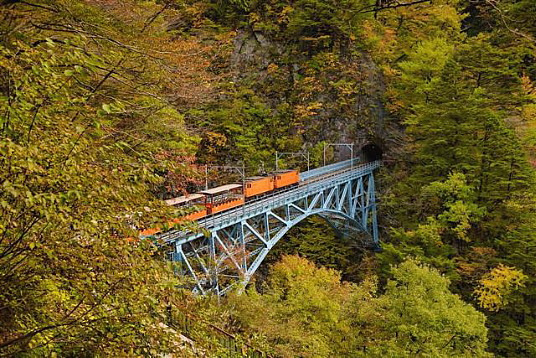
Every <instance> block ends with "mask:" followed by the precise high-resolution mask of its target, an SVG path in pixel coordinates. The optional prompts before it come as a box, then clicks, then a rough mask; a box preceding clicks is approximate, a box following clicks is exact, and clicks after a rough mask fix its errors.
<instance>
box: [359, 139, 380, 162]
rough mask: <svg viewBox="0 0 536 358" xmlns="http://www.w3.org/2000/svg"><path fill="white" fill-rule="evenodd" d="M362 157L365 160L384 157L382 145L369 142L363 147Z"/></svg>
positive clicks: (371, 160)
mask: <svg viewBox="0 0 536 358" xmlns="http://www.w3.org/2000/svg"><path fill="white" fill-rule="evenodd" d="M361 157H362V158H363V161H365V162H373V161H375V160H381V159H382V157H383V151H382V149H381V148H380V146H378V145H376V144H374V143H369V144H367V145H365V146H363V147H362V148H361Z"/></svg>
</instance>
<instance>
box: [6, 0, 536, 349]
mask: <svg viewBox="0 0 536 358" xmlns="http://www.w3.org/2000/svg"><path fill="white" fill-rule="evenodd" d="M0 34H1V37H0V188H1V189H0V357H4V356H5V357H42V356H47V357H64V356H65V357H164V356H165V357H220V356H236V357H239V356H259V357H260V356H262V357H493V356H497V357H535V356H536V181H535V180H536V175H535V174H536V1H534V0H339V1H335V0H0ZM326 143H352V144H354V146H355V148H359V147H361V146H364V145H366V144H374V145H376V146H377V147H378V148H381V150H382V153H383V163H382V167H381V168H380V169H379V170H378V172H376V181H377V184H376V186H377V194H376V195H377V200H378V220H379V228H380V241H381V250H376V251H373V250H369V249H367V248H366V247H362V246H360V245H359V244H358V243H356V242H354V241H352V240H342V239H340V238H339V237H338V236H337V235H336V234H335V233H334V231H333V230H332V228H331V227H330V226H329V225H327V224H326V223H325V222H324V221H323V220H321V219H319V218H310V219H308V220H306V221H304V222H302V223H300V224H299V225H297V226H296V227H294V228H293V229H292V230H291V231H290V232H289V233H288V234H287V235H285V237H284V238H283V239H282V240H281V241H280V242H279V243H278V244H277V245H276V246H275V247H274V249H273V250H272V251H271V252H270V254H269V256H268V257H267V258H266V260H265V262H264V263H263V264H262V266H261V268H260V269H259V272H258V274H257V275H256V276H255V277H254V278H253V282H252V283H251V284H250V285H248V287H246V288H245V290H244V292H240V290H236V291H234V292H231V293H229V294H227V295H225V296H224V297H216V296H210V295H209V296H200V295H196V294H194V293H192V292H191V290H190V288H189V287H190V286H189V285H188V279H187V278H185V277H183V276H181V275H177V274H176V271H177V270H176V267H174V264H173V262H172V261H169V260H167V257H166V252H165V245H163V244H162V243H161V242H159V241H158V240H145V239H141V240H140V239H137V237H138V236H139V230H140V229H142V228H151V227H155V226H157V225H162V223H165V222H167V221H168V220H169V218H171V217H178V216H181V215H184V212H183V211H181V210H180V209H177V208H174V207H172V206H168V205H166V204H165V202H164V200H163V199H169V198H173V197H177V196H180V195H184V194H185V193H187V192H192V190H196V189H195V188H197V189H199V188H201V187H203V185H204V181H205V176H204V175H205V174H204V169H203V168H204V166H205V165H220V166H224V165H241V166H242V167H243V168H244V169H245V171H246V172H247V173H248V174H249V175H257V174H259V173H260V172H262V171H265V170H273V166H274V158H275V155H276V153H283V152H305V151H307V152H308V153H310V165H311V166H312V167H318V166H320V165H322V163H323V148H324V146H325V145H326ZM344 155H345V154H344V153H343V152H342V151H338V150H333V149H332V150H331V151H330V152H329V153H328V156H329V160H331V161H334V160H340V159H344V158H342V157H343V156H344ZM281 165H283V166H286V167H289V168H296V169H300V170H302V171H303V170H306V168H307V166H306V164H305V163H304V162H303V160H300V158H290V157H289V158H284V159H282V161H281ZM211 175H214V177H213V178H212V179H214V180H216V179H217V178H216V177H215V176H216V174H214V173H212V174H211ZM218 175H220V174H218ZM220 179H221V178H220ZM222 180H225V178H223V179H222ZM221 184H223V183H221ZM178 226H186V227H193V226H195V223H184V222H183V223H180V224H178ZM222 337H223V338H222ZM231 344H232V346H233V347H234V348H233V350H232V352H231V348H230V347H231ZM252 352H255V354H258V355H254V354H253V353H252Z"/></svg>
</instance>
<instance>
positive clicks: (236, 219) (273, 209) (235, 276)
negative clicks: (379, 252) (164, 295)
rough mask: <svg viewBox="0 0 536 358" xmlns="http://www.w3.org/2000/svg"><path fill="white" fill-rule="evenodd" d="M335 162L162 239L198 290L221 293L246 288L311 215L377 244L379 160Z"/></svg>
mask: <svg viewBox="0 0 536 358" xmlns="http://www.w3.org/2000/svg"><path fill="white" fill-rule="evenodd" d="M343 163H344V164H343ZM336 164H337V165H336V166H334V165H330V166H326V167H329V170H328V169H326V167H323V168H318V169H322V170H318V169H314V170H312V171H309V172H306V173H307V175H305V176H304V175H303V173H301V175H300V183H299V185H298V186H297V187H293V188H288V189H286V190H283V191H278V192H275V193H271V194H270V195H269V196H267V197H264V198H260V199H258V200H256V201H254V202H248V203H246V204H245V205H244V206H243V207H239V208H235V209H231V210H228V211H226V212H223V213H219V214H216V215H214V216H211V217H208V218H205V219H202V220H199V221H198V224H199V226H200V227H201V228H202V230H201V231H200V232H198V233H191V232H185V231H178V230H171V231H168V232H166V233H164V234H161V235H159V238H160V239H163V240H165V241H166V242H168V243H169V244H170V245H172V247H173V252H172V254H171V255H170V257H171V259H172V260H174V261H175V262H176V263H177V265H178V266H180V267H181V269H182V271H183V272H184V273H186V274H189V275H190V276H191V277H192V279H193V284H194V285H195V291H197V292H199V293H201V294H206V293H209V292H214V293H216V294H219V295H222V294H225V293H226V292H227V291H228V290H230V289H232V288H233V287H237V286H239V287H243V286H244V285H246V284H247V283H248V282H249V280H250V279H251V277H252V276H253V274H254V273H255V271H256V270H257V269H258V268H259V266H260V264H261V263H262V261H263V260H264V258H265V257H266V255H267V254H268V252H269V251H270V249H271V248H272V247H273V246H274V245H275V244H276V243H277V242H278V241H279V240H280V239H281V238H282V237H283V236H284V235H285V233H287V231H288V230H290V228H292V227H293V226H294V225H296V224H297V223H299V222H300V221H302V220H304V219H305V218H307V217H309V216H312V215H319V216H321V217H323V218H325V219H326V220H329V221H330V222H331V224H332V225H333V226H334V227H336V228H337V225H338V224H339V223H340V228H342V229H341V230H340V232H342V231H345V230H344V228H346V229H348V230H350V229H351V230H353V231H354V232H362V233H365V234H366V237H367V238H368V240H369V244H370V245H371V246H373V245H378V228H377V219H376V199H375V198H376V196H375V192H374V191H375V186H374V175H373V171H374V170H375V169H376V168H378V167H379V166H380V162H379V161H376V162H371V163H365V164H360V165H357V163H351V162H350V161H345V162H341V163H336ZM313 171H314V172H313ZM311 172H313V173H311ZM203 231H204V233H203ZM346 231H347V230H346Z"/></svg>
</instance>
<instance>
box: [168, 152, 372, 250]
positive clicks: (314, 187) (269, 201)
mask: <svg viewBox="0 0 536 358" xmlns="http://www.w3.org/2000/svg"><path fill="white" fill-rule="evenodd" d="M341 163H342V162H341ZM336 164H340V163H336ZM349 164H350V167H349V168H347V169H345V170H343V171H341V169H339V170H336V169H332V171H331V172H327V174H324V175H321V174H318V175H317V176H315V177H314V178H312V179H310V180H308V181H307V182H305V183H300V186H298V187H297V188H296V187H292V188H287V189H284V190H282V191H277V192H272V193H271V194H270V195H269V196H267V197H265V198H261V199H258V200H256V201H253V202H248V203H246V204H245V205H243V206H241V207H238V208H236V209H231V210H228V211H225V212H223V213H219V214H216V215H213V216H209V217H206V218H204V219H201V220H199V221H198V225H199V226H200V227H204V228H207V229H212V228H215V227H222V226H227V225H230V224H232V223H234V222H236V221H237V219H238V218H240V219H242V218H244V217H252V216H255V215H258V214H261V213H263V212H264V211H266V209H267V208H270V207H277V206H281V205H284V204H285V203H288V202H289V201H294V200H298V199H300V198H302V197H304V196H306V195H309V194H311V193H315V192H318V191H320V190H323V189H325V188H327V187H330V186H332V185H334V184H335V185H336V184H340V183H343V182H345V181H347V180H349V179H351V178H352V177H354V176H355V175H356V174H357V173H360V172H367V171H370V170H374V169H376V168H378V167H379V165H380V162H379V161H376V162H370V163H366V164H360V165H356V166H355V167H352V166H351V163H347V164H346V165H349ZM332 168H333V167H332ZM338 168H340V167H338ZM343 168H344V166H343ZM184 234H186V235H184ZM178 236H182V237H183V240H184V241H185V242H186V241H189V240H191V239H193V238H195V237H199V236H202V234H195V235H191V234H190V235H188V234H187V233H182V235H181V234H179V235H177V231H172V232H169V233H167V234H164V235H163V236H162V238H163V239H164V240H166V239H171V240H177V237H178ZM179 241H182V240H179Z"/></svg>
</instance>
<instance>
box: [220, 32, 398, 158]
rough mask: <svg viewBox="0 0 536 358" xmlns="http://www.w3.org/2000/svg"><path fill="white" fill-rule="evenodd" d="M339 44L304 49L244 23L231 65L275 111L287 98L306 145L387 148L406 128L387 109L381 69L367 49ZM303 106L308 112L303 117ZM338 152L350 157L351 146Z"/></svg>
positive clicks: (236, 73)
mask: <svg viewBox="0 0 536 358" xmlns="http://www.w3.org/2000/svg"><path fill="white" fill-rule="evenodd" d="M337 45H338V46H335V45H331V46H317V48H316V51H300V46H299V44H298V45H297V41H294V42H287V43H281V42H277V41H273V40H271V39H270V38H268V37H267V36H265V35H264V34H263V33H262V32H260V31H254V30H252V29H241V30H239V31H238V33H237V36H236V37H235V39H234V46H235V49H234V52H233V54H232V56H231V59H230V67H231V68H232V70H233V73H234V80H235V81H237V82H238V81H241V82H247V83H249V85H250V86H251V87H252V88H254V89H255V92H256V93H257V94H258V95H259V96H261V97H263V100H264V101H265V103H267V104H268V105H269V106H270V107H271V108H272V109H273V111H274V112H277V111H278V110H279V109H278V108H281V107H282V105H284V104H288V105H290V107H291V108H293V114H294V115H293V117H294V118H297V119H296V121H295V123H294V127H295V128H294V129H293V130H294V131H295V133H296V134H299V135H301V136H302V137H303V140H304V143H305V145H306V146H311V145H314V144H315V143H318V142H320V141H327V142H332V143H353V144H354V148H356V149H355V152H357V150H358V149H359V148H361V147H362V146H364V145H366V144H367V143H375V144H377V145H378V146H379V147H380V148H382V149H383V150H386V149H388V148H389V147H390V146H392V144H393V142H394V141H395V138H397V137H399V136H400V135H401V130H400V128H399V127H398V126H397V125H396V123H395V122H394V121H393V120H392V119H391V118H389V115H388V113H387V110H386V109H385V106H384V103H383V96H384V92H385V83H384V80H383V77H382V74H381V71H380V69H379V68H378V66H377V65H376V64H375V63H374V62H373V60H372V58H371V57H370V56H369V55H368V54H366V53H364V52H360V51H357V50H356V49H352V48H348V46H350V47H351V46H352V45H351V44H350V43H346V44H337ZM302 47H311V46H310V45H309V46H302ZM322 61H323V62H322ZM303 111H305V112H308V113H306V114H307V115H306V116H303V118H301V117H300V114H301V112H303ZM337 152H339V153H337ZM337 155H338V156H339V157H340V158H343V157H347V156H348V155H349V153H348V149H345V148H344V147H338V148H336V156H337Z"/></svg>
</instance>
